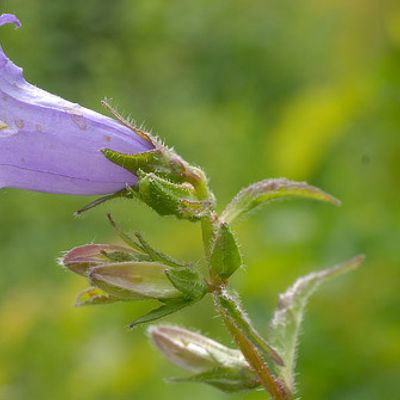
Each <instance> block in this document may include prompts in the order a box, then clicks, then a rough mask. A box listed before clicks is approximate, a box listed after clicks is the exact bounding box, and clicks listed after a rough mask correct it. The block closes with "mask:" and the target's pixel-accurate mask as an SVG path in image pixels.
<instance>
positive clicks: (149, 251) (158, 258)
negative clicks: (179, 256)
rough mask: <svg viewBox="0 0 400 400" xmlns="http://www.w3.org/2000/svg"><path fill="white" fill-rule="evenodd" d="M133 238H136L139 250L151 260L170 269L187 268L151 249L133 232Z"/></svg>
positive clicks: (141, 237) (179, 262) (181, 263)
mask: <svg viewBox="0 0 400 400" xmlns="http://www.w3.org/2000/svg"><path fill="white" fill-rule="evenodd" d="M135 236H136V237H137V239H138V241H139V243H140V246H141V248H142V249H143V251H144V252H146V253H147V254H148V256H149V257H150V259H151V260H153V261H159V262H162V263H163V264H166V265H169V266H171V267H188V266H189V265H188V264H186V263H184V262H181V261H178V260H176V259H175V258H173V257H171V256H169V255H168V254H164V253H162V252H161V251H160V250H158V249H156V248H154V247H152V246H151V245H150V244H149V243H148V242H147V241H146V240H145V239H144V237H143V236H142V234H141V233H139V232H135Z"/></svg>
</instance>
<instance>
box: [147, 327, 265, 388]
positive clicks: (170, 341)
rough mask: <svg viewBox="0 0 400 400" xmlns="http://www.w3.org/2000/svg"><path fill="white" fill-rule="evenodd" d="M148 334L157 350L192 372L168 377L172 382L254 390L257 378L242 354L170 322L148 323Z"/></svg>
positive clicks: (257, 383) (256, 385) (257, 382)
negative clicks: (165, 323) (162, 323)
mask: <svg viewBox="0 0 400 400" xmlns="http://www.w3.org/2000/svg"><path fill="white" fill-rule="evenodd" d="M148 332H149V335H150V337H151V339H152V340H153V342H154V343H155V345H156V346H157V347H158V349H159V350H160V351H161V352H162V353H163V354H164V355H165V356H166V357H167V358H168V359H169V360H170V361H171V362H173V363H174V364H176V365H178V366H179V367H182V368H184V369H186V370H188V371H191V372H194V373H195V375H192V376H189V377H184V378H172V379H171V381H172V382H198V383H206V384H208V385H212V386H214V387H217V388H218V389H220V390H223V391H225V392H237V391H241V390H249V389H254V388H256V387H258V386H259V381H258V378H257V376H256V375H255V374H254V372H253V371H252V370H251V369H250V367H249V365H248V364H247V362H246V360H245V359H244V357H243V355H242V353H241V352H240V351H239V350H233V349H230V348H228V347H226V346H223V345H222V344H220V343H218V342H216V341H214V340H212V339H210V338H208V337H205V336H202V335H200V334H198V333H195V332H191V331H188V330H186V329H182V328H178V327H176V326H171V325H159V326H152V327H150V328H149V330H148Z"/></svg>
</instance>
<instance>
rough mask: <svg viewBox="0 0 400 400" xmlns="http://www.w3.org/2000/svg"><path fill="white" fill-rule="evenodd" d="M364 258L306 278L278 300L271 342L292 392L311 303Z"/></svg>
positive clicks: (357, 265)
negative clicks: (302, 329) (324, 287)
mask: <svg viewBox="0 0 400 400" xmlns="http://www.w3.org/2000/svg"><path fill="white" fill-rule="evenodd" d="M364 258H365V257H364V256H357V257H354V258H352V259H351V260H348V261H345V262H343V263H341V264H338V265H335V266H334V267H331V268H327V269H323V270H322V271H318V272H312V273H310V274H308V275H305V276H303V277H301V278H299V279H297V281H296V282H295V283H294V284H293V285H292V286H290V287H289V288H288V289H287V290H286V291H285V292H284V293H283V294H281V295H280V296H279V303H278V307H277V309H276V310H275V312H274V315H273V318H272V321H271V324H270V339H271V343H273V345H274V346H275V348H276V349H277V350H278V351H279V352H280V354H281V355H282V358H283V361H284V365H283V366H281V367H280V368H279V371H278V372H279V377H280V378H281V379H282V380H283V382H284V383H285V384H286V385H287V386H288V387H289V388H290V389H291V390H294V388H295V371H294V370H295V363H296V351H297V343H298V336H299V332H300V325H301V322H302V320H303V315H304V311H305V307H306V305H307V302H308V299H309V298H310V296H311V295H312V294H313V293H314V292H315V291H316V290H317V288H318V287H319V286H320V285H321V284H322V283H324V282H326V281H328V280H330V279H332V278H334V277H335V276H338V275H341V274H343V273H345V272H348V271H351V270H354V269H356V268H358V267H359V266H360V265H361V264H362V262H363V261H364Z"/></svg>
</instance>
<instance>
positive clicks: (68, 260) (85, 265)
mask: <svg viewBox="0 0 400 400" xmlns="http://www.w3.org/2000/svg"><path fill="white" fill-rule="evenodd" d="M137 256H138V253H137V252H136V251H134V250H132V249H129V248H127V247H123V246H117V245H112V244H85V245H83V246H78V247H74V248H73V249H72V250H70V251H69V252H68V253H67V254H66V255H65V256H64V257H63V258H61V259H60V263H61V264H62V265H63V266H65V267H67V268H68V269H69V270H71V271H72V272H75V273H77V274H80V275H84V276H87V274H88V270H89V268H92V267H94V266H97V265H101V264H105V263H109V262H112V261H130V260H135V259H136V258H137Z"/></svg>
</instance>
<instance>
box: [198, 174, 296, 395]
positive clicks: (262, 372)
mask: <svg viewBox="0 0 400 400" xmlns="http://www.w3.org/2000/svg"><path fill="white" fill-rule="evenodd" d="M190 182H191V183H192V184H193V186H194V187H195V189H196V194H197V198H198V199H199V200H213V194H212V193H211V192H210V191H209V189H208V183H207V178H206V177H205V175H204V173H203V172H202V171H201V170H197V169H195V170H192V171H191V174H190ZM217 225H218V216H217V214H216V213H215V212H211V213H210V214H209V215H207V216H206V217H204V218H203V219H202V221H201V229H202V236H203V246H204V252H205V255H206V259H207V262H208V264H209V271H210V282H209V283H210V284H211V287H212V291H213V295H214V301H215V305H216V309H217V311H218V313H219V314H220V315H221V316H222V318H223V320H224V323H225V325H226V327H227V329H228V331H229V333H230V334H231V336H232V338H233V339H234V341H235V342H236V344H237V346H238V347H239V349H240V350H241V352H242V354H243V356H244V357H245V358H246V360H247V362H248V363H249V365H250V366H251V368H252V369H253V370H254V371H255V373H256V375H257V377H258V379H259V380H260V383H261V384H262V385H263V386H264V388H265V389H266V390H267V392H268V393H269V394H270V395H271V397H272V398H273V399H274V400H290V397H291V396H290V394H289V393H288V391H287V389H286V388H285V386H284V385H283V384H282V383H281V382H279V381H277V380H276V379H275V377H274V375H273V373H272V371H271V370H270V368H269V367H268V365H267V363H266V362H265V360H264V359H263V357H262V356H261V354H260V353H259V351H258V349H257V347H256V346H255V344H254V343H253V342H252V341H251V340H250V339H249V337H248V336H247V335H246V332H245V331H243V329H242V328H241V326H240V323H237V322H238V321H236V318H237V316H236V315H235V314H234V313H229V311H228V310H226V309H224V308H223V307H222V306H221V304H220V303H219V294H220V293H221V290H222V289H223V287H224V285H225V282H224V281H223V280H222V279H221V278H220V277H219V276H217V274H215V273H214V271H213V268H212V266H211V265H210V255H211V251H212V245H213V242H214V235H215V232H216V231H217V228H218V226H217ZM239 312H241V311H240V310H239ZM244 319H245V316H243V318H242V320H244Z"/></svg>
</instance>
